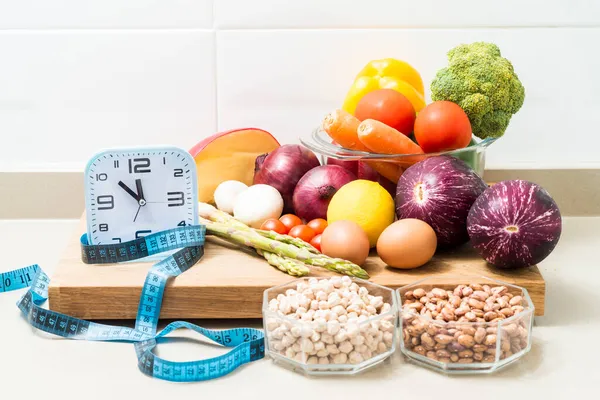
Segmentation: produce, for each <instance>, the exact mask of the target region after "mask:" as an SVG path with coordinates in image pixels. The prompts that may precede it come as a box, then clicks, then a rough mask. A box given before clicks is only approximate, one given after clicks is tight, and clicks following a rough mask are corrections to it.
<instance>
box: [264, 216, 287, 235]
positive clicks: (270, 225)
mask: <svg viewBox="0 0 600 400" xmlns="http://www.w3.org/2000/svg"><path fill="white" fill-rule="evenodd" d="M260 229H261V230H263V231H275V232H277V233H281V234H282V235H285V234H286V233H288V228H287V227H286V226H285V225H284V224H283V222H281V221H280V220H278V219H275V218H271V219H268V220H266V221H265V222H263V223H262V225H261V226H260Z"/></svg>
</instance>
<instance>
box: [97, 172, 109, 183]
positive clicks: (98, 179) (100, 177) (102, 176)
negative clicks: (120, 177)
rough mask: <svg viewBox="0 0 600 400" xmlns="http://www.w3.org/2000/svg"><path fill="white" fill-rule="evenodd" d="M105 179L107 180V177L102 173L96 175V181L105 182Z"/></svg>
mask: <svg viewBox="0 0 600 400" xmlns="http://www.w3.org/2000/svg"><path fill="white" fill-rule="evenodd" d="M107 179H108V175H106V174H105V173H104V172H102V173H101V174H96V180H97V181H105V180H107Z"/></svg>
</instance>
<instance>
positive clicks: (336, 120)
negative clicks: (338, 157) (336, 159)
mask: <svg viewBox="0 0 600 400" xmlns="http://www.w3.org/2000/svg"><path fill="white" fill-rule="evenodd" d="M358 125H360V120H359V119H358V118H356V117H355V116H354V115H352V114H350V113H348V112H346V111H344V110H341V109H337V110H334V111H332V112H330V113H329V114H327V115H326V116H325V119H324V120H323V130H324V131H325V132H327V134H328V135H329V137H330V138H332V139H333V140H334V141H335V142H336V143H338V144H339V145H340V146H342V147H345V148H347V149H351V150H359V151H369V149H368V148H366V147H365V146H364V145H363V144H362V143H361V142H360V140H358V135H357V133H356V130H357V129H358Z"/></svg>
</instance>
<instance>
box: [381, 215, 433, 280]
mask: <svg viewBox="0 0 600 400" xmlns="http://www.w3.org/2000/svg"><path fill="white" fill-rule="evenodd" d="M436 247H437V237H436V236H435V232H434V230H433V228H432V227H431V226H429V224H427V223H426V222H423V221H421V220H419V219H413V218H407V219H401V220H399V221H396V222H394V223H393V224H391V225H390V226H388V227H387V228H385V230H384V231H383V232H382V233H381V236H379V239H378V240H377V254H379V257H381V259H382V260H383V262H385V263H386V264H387V265H389V266H390V267H394V268H401V269H410V268H417V267H420V266H421V265H423V264H425V263H427V261H429V260H431V257H433V255H434V253H435V249H436Z"/></svg>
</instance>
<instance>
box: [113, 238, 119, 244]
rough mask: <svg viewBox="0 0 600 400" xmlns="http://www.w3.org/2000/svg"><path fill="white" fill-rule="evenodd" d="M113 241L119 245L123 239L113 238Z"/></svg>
mask: <svg viewBox="0 0 600 400" xmlns="http://www.w3.org/2000/svg"><path fill="white" fill-rule="evenodd" d="M112 240H114V241H115V242H117V243H121V238H112Z"/></svg>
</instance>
